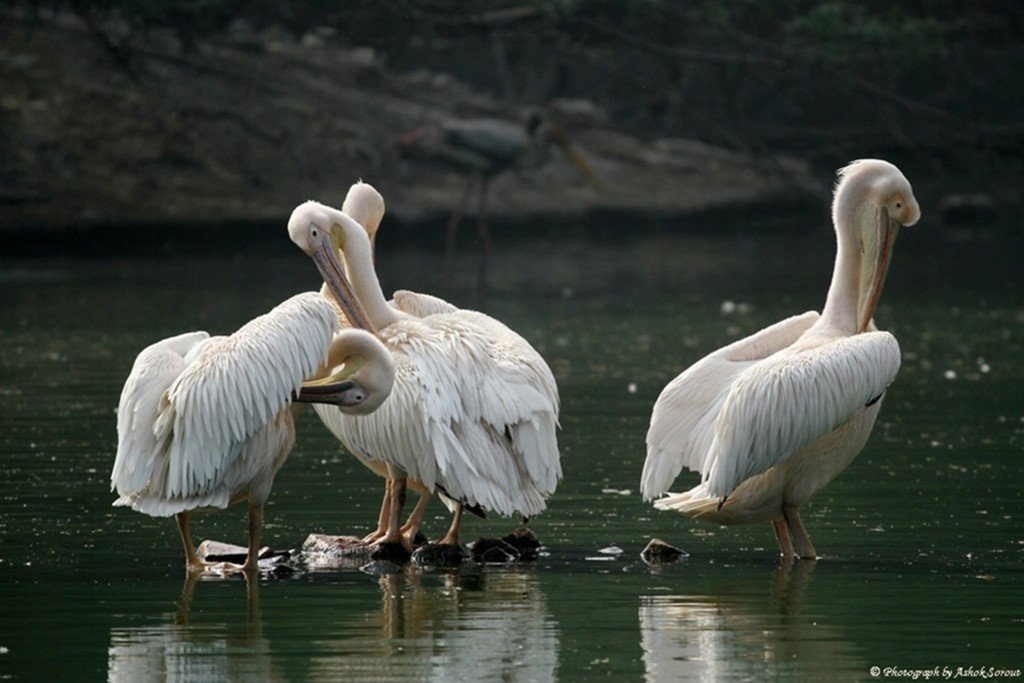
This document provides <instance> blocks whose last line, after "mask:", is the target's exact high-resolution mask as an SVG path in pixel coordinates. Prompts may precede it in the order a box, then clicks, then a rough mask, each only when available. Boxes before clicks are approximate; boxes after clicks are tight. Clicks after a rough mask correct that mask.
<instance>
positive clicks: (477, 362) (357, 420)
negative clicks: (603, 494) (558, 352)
mask: <svg viewBox="0 0 1024 683" xmlns="http://www.w3.org/2000/svg"><path fill="white" fill-rule="evenodd" d="M478 316H479V317H486V316H483V314H478V313H474V312H471V311H462V310H459V311H456V312H454V313H450V314H436V315H433V316H430V317H429V318H423V319H417V318H405V319H402V320H401V321H400V322H399V323H396V324H393V325H391V326H389V327H388V328H387V329H386V330H385V331H383V332H382V339H383V341H384V342H385V344H386V345H387V346H388V348H389V350H391V353H392V357H393V358H394V361H395V369H396V377H395V383H394V388H393V390H392V392H391V396H390V397H388V399H387V400H386V401H385V402H384V403H383V404H382V405H381V407H380V408H379V409H378V410H377V411H376V412H375V413H373V414H371V415H364V416H358V417H354V416H348V415H344V414H343V413H341V412H340V411H338V410H335V409H332V408H331V407H330V406H316V409H317V412H318V413H319V414H320V417H321V418H322V419H323V421H324V423H325V424H326V425H327V426H328V428H329V429H330V430H331V431H332V432H333V433H334V434H335V435H336V436H338V437H339V438H340V439H341V440H342V441H343V442H344V444H345V446H346V447H347V448H348V449H349V450H351V451H352V452H353V453H355V454H357V455H358V456H361V457H362V458H369V459H377V460H384V461H387V462H391V463H393V464H395V465H397V466H398V467H401V468H402V469H403V470H404V471H405V472H406V473H407V474H408V475H409V477H411V478H412V479H416V480H419V481H421V482H422V483H423V484H424V486H426V487H427V489H428V490H433V489H434V488H435V487H436V486H437V485H438V484H440V485H442V486H443V487H444V488H445V490H446V491H447V492H448V493H449V494H451V496H452V497H453V498H455V499H458V500H462V501H465V502H468V503H470V504H479V505H482V506H483V507H485V508H487V509H489V510H493V511H495V512H498V513H501V514H505V515H510V514H512V513H513V512H515V511H519V512H521V513H523V514H535V513H537V512H540V511H541V510H543V509H544V507H545V502H544V501H545V497H546V496H547V495H548V494H549V493H550V492H551V491H553V490H554V488H555V485H556V483H557V481H558V478H559V477H560V476H561V468H560V465H559V459H558V449H557V443H556V438H555V428H556V425H557V417H558V403H557V389H555V388H554V378H553V377H552V376H551V373H550V370H548V369H547V365H546V364H544V363H543V360H541V359H540V357H539V354H536V351H533V350H532V347H531V348H530V350H531V351H532V353H533V354H534V355H536V359H532V358H530V357H529V355H528V354H525V353H524V352H523V349H522V347H521V346H520V344H519V343H518V342H517V341H514V340H513V338H512V337H507V336H506V337H499V336H497V335H496V334H495V333H494V330H492V329H490V328H489V327H485V326H483V325H482V324H477V323H476V322H475V321H476V320H477V317H478ZM488 320H491V321H492V323H493V325H491V327H494V326H497V325H500V323H498V322H497V321H494V320H493V319H490V318H488ZM501 327H503V328H504V326H501ZM495 329H496V328H495ZM504 329H506V330H507V328H504ZM513 334H514V333H513ZM515 338H516V339H519V340H521V338H519V337H518V335H515ZM521 342H522V344H523V345H525V346H527V347H528V346H529V345H528V344H527V343H526V342H525V340H521ZM527 358H530V360H527ZM538 361H539V363H540V364H541V365H543V369H542V370H541V369H540V367H539V366H538V365H537V364H536V363H537V362H538ZM542 375H546V377H542Z"/></svg>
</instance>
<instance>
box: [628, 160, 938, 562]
mask: <svg viewBox="0 0 1024 683" xmlns="http://www.w3.org/2000/svg"><path fill="white" fill-rule="evenodd" d="M920 216H921V210H920V208H919V207H918V204H917V200H915V199H914V194H913V191H912V190H911V187H910V183H909V182H908V181H907V179H906V178H905V177H904V176H903V174H902V173H901V172H900V171H899V169H897V168H896V167H895V166H893V165H892V164H890V163H888V162H885V161H880V160H875V159H864V160H860V161H855V162H853V163H851V164H849V165H848V166H846V167H845V168H843V169H841V170H840V171H839V183H838V186H837V187H836V190H835V196H834V199H833V206H832V219H833V222H834V224H835V231H836V241H837V252H836V261H835V268H834V271H833V275H832V284H831V286H830V288H829V291H828V297H827V299H826V301H825V308H824V310H823V311H822V313H821V315H818V313H816V312H813V311H810V312H807V313H804V314H802V315H798V316H794V317H792V318H787V319H786V320H783V321H781V322H778V323H775V324H774V325H771V326H770V327H767V328H765V329H763V330H761V331H760V332H757V333H756V334H753V335H751V336H749V337H747V338H746V339H741V340H740V341H737V342H734V343H732V344H730V345H728V346H726V347H724V348H722V349H719V350H718V351H715V352H714V353H711V354H710V355H708V356H706V357H704V358H703V359H701V360H700V361H698V362H697V363H694V364H693V365H692V366H690V368H688V369H687V370H686V371H685V372H683V374H681V375H679V376H678V377H677V378H675V379H674V380H672V382H670V383H669V384H668V386H666V387H665V389H664V390H663V391H662V392H661V395H660V396H659V397H658V400H657V402H656V403H655V405H654V410H653V413H652V415H651V424H650V429H649V430H648V432H647V460H646V462H645V463H644V469H643V475H642V478H641V492H642V493H643V496H644V498H645V499H646V500H652V499H654V498H656V497H658V496H661V495H662V494H665V492H666V491H667V489H668V488H669V486H670V485H671V484H672V482H673V480H675V478H676V476H678V474H679V473H680V471H681V470H682V469H683V467H686V468H689V469H690V470H693V471H696V472H699V473H700V474H701V482H700V484H698V485H697V486H695V487H694V488H692V489H690V490H689V491H686V492H685V493H669V494H667V495H665V496H664V497H662V498H658V500H656V501H655V503H654V505H655V507H657V508H659V509H662V510H676V511H678V512H680V513H682V514H683V515H686V516H687V517H692V518H694V519H701V520H705V521H709V522H717V523H719V524H725V525H732V524H750V523H756V522H769V521H770V522H771V523H772V525H773V527H774V529H775V533H776V535H777V537H778V541H779V546H780V548H781V550H782V553H783V555H786V556H792V555H794V554H796V555H798V556H799V557H803V558H814V557H816V556H817V553H816V551H815V549H814V546H813V545H812V544H811V539H810V537H809V536H808V535H807V531H806V530H805V529H804V525H803V523H802V522H801V520H800V506H802V505H803V504H804V503H806V502H807V501H808V500H809V499H810V498H811V496H813V495H814V494H815V493H817V492H818V491H820V490H821V489H822V488H824V487H825V486H826V485H827V484H828V483H829V482H830V481H832V480H833V479H834V478H835V477H836V476H838V475H839V473H840V472H842V471H843V470H844V469H846V467H847V466H848V465H849V464H850V462H852V461H853V459H854V458H855V457H856V456H857V454H858V453H859V452H860V451H861V449H862V448H863V447H864V444H865V443H866V441H867V439H868V436H869V435H870V434H871V429H872V427H873V426H874V424H875V418H876V417H877V416H878V411H879V409H880V408H881V405H882V395H883V394H884V392H885V390H886V387H888V386H889V384H890V383H891V382H892V381H893V379H895V377H896V373H897V371H898V370H899V366H900V349H899V345H898V344H897V342H896V338H895V337H893V336H892V335H891V334H889V333H888V332H879V331H878V330H877V328H875V326H874V322H873V321H872V316H873V315H874V312H875V308H876V306H877V305H878V299H879V297H880V295H881V292H882V284H883V282H884V281H885V274H886V271H887V269H888V266H889V259H890V257H891V255H892V247H893V242H894V241H895V239H896V233H897V230H898V228H899V227H900V226H901V225H905V226H909V225H913V224H914V223H916V222H917V221H918V219H919V218H920Z"/></svg>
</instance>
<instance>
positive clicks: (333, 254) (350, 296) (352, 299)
mask: <svg viewBox="0 0 1024 683" xmlns="http://www.w3.org/2000/svg"><path fill="white" fill-rule="evenodd" d="M340 234H341V230H340V229H339V228H338V226H336V225H335V226H332V227H331V229H330V231H329V232H327V233H326V234H325V233H324V232H323V231H320V233H319V234H318V236H317V237H315V238H313V239H314V240H316V241H317V243H316V244H314V245H313V247H312V249H311V250H310V251H309V256H310V258H312V259H313V263H315V264H316V268H317V270H319V271H320V276H321V277H322V278H323V279H324V282H325V283H327V288H328V289H329V290H330V292H331V295H332V296H333V297H334V300H335V301H337V302H338V306H340V307H341V310H342V312H343V313H344V314H345V317H346V318H348V321H349V323H350V324H351V325H352V326H353V327H359V328H362V329H364V330H367V331H369V332H372V333H376V332H377V330H376V329H374V327H373V324H372V323H371V322H370V318H369V316H367V315H366V311H364V310H363V307H362V306H361V305H360V304H359V300H358V299H357V298H356V295H355V293H353V291H352V285H350V284H349V281H348V277H346V276H345V269H344V268H343V267H342V265H341V263H340V262H339V261H338V251H339V248H340V244H339V243H340V239H341V238H340Z"/></svg>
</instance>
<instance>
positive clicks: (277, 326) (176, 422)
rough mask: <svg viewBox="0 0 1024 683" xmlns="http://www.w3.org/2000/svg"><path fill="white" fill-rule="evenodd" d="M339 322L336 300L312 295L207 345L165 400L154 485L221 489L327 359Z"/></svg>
mask: <svg viewBox="0 0 1024 683" xmlns="http://www.w3.org/2000/svg"><path fill="white" fill-rule="evenodd" d="M337 327H338V318H337V316H336V315H335V313H334V308H333V306H332V305H331V304H330V302H328V301H327V300H326V299H325V298H324V297H322V296H320V295H319V294H317V293H315V292H307V293H304V294H299V295H296V296H294V297H292V298H291V299H288V300H287V301H285V302H283V303H281V304H280V305H278V306H277V307H276V308H274V309H273V310H272V311H270V312H269V313H267V314H265V315H262V316H260V317H258V318H255V319H253V320H251V321H250V322H248V323H246V324H245V325H243V326H242V327H241V328H239V330H238V331H237V332H235V333H234V334H232V335H231V336H230V337H223V338H220V339H218V340H216V341H212V342H210V343H209V344H208V345H207V346H206V347H205V348H203V349H202V350H201V352H200V353H199V354H197V356H196V358H195V359H194V361H193V362H192V363H191V364H189V365H188V367H187V368H186V369H185V371H184V372H182V374H181V376H180V377H178V379H177V380H176V381H175V382H174V383H173V384H172V386H171V387H170V388H169V389H168V390H167V393H166V397H165V399H164V400H163V401H162V402H161V405H160V412H159V415H158V416H157V420H156V422H155V424H154V425H153V431H154V434H155V435H156V439H157V442H158V445H159V447H160V449H161V450H162V452H164V453H165V460H164V468H163V470H162V471H161V472H159V473H158V479H157V480H156V481H154V482H153V487H154V488H155V489H156V490H159V491H162V492H163V495H165V496H167V497H174V496H195V495H200V494H203V493H206V492H208V491H210V490H212V489H213V488H215V487H216V486H218V484H219V483H220V482H221V479H222V478H223V476H224V474H225V473H226V472H227V470H228V469H229V467H230V466H231V464H232V462H233V461H234V459H235V458H236V457H237V456H238V454H239V452H240V451H241V449H242V447H243V446H244V444H245V443H246V442H247V441H248V440H249V439H250V438H252V436H253V435H254V434H255V433H256V432H257V431H258V430H259V429H261V428H262V427H263V426H264V425H265V424H266V423H267V422H268V421H269V420H270V419H271V418H272V417H273V416H274V415H276V414H277V413H278V412H279V411H280V410H281V409H282V408H284V407H286V406H287V405H288V404H289V403H290V402H291V396H292V392H293V391H298V390H299V389H300V386H301V383H302V380H303V379H304V378H306V377H308V376H310V375H311V374H312V373H313V372H314V371H315V370H316V369H317V367H318V366H319V365H320V364H321V363H322V362H323V361H324V359H325V358H326V356H327V350H328V347H329V345H330V343H331V339H332V336H333V333H334V331H335V330H336V329H337Z"/></svg>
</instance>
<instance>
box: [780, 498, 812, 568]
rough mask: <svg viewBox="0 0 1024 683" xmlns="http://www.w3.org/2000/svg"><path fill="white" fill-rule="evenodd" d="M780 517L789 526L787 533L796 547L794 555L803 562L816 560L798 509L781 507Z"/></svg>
mask: <svg viewBox="0 0 1024 683" xmlns="http://www.w3.org/2000/svg"><path fill="white" fill-rule="evenodd" d="M782 516H783V517H785V518H786V524H788V525H789V532H790V534H791V535H792V536H793V544H794V545H795V546H796V554H797V556H798V557H801V558H803V559H805V560H814V559H817V557H818V553H817V552H816V551H815V550H814V545H813V544H812V543H811V537H810V536H808V535H807V530H806V529H804V523H803V522H801V521H800V509H799V508H796V507H791V506H789V505H783V506H782Z"/></svg>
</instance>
